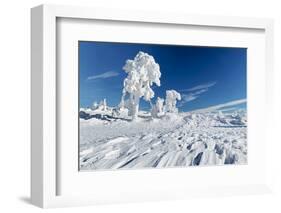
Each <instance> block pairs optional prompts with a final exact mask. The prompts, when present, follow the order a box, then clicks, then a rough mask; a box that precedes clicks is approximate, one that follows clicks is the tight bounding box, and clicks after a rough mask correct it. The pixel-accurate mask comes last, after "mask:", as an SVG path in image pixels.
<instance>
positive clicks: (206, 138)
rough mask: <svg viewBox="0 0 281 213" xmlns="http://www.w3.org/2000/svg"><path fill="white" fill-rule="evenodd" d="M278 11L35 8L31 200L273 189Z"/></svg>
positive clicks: (71, 201)
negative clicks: (272, 14) (221, 13)
mask: <svg viewBox="0 0 281 213" xmlns="http://www.w3.org/2000/svg"><path fill="white" fill-rule="evenodd" d="M272 29H273V24H272V20H269V19H255V18H234V17H223V18H221V17H215V16H191V15H186V14H160V13H159V14H158V13H149V12H143V11H134V12H128V11H118V10H117V11H115V10H114V11H113V10H100V9H95V8H79V7H66V6H52V5H43V6H39V7H36V8H33V9H32V38H31V39H32V147H31V153H32V162H31V168H32V173H31V177H32V180H31V183H32V184H31V185H32V187H31V198H32V203H34V204H35V205H38V206H41V207H56V206H72V205H89V204H98V203H114V202H115V203H116V202H139V201H144V200H165V199H178V198H188V197H198V196H213V195H233V194H237V195H240V194H253V193H264V192H270V184H271V182H270V180H271V177H272V175H271V169H270V154H269V153H270V148H271V146H270V135H271V134H270V131H273V130H271V125H272V122H271V119H272V115H271V114H270V111H271V110H270V109H271V107H272V97H271V95H270V94H271V92H270V91H271V90H272V78H273V73H272V70H273V67H272V47H273V39H272Z"/></svg>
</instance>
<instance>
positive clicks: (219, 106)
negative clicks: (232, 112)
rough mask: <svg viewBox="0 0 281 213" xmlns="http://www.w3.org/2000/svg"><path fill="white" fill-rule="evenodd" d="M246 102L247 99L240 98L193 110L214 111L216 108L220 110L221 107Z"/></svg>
mask: <svg viewBox="0 0 281 213" xmlns="http://www.w3.org/2000/svg"><path fill="white" fill-rule="evenodd" d="M244 103H247V99H239V100H235V101H230V102H227V103H223V104H218V105H215V106H211V107H207V108H203V109H197V110H194V111H192V112H212V111H215V110H220V109H222V108H225V107H233V106H236V105H239V104H244Z"/></svg>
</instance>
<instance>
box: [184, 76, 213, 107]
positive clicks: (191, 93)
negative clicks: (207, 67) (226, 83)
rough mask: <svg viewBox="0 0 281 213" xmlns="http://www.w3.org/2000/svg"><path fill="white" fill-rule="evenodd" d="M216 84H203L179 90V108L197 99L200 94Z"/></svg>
mask: <svg viewBox="0 0 281 213" xmlns="http://www.w3.org/2000/svg"><path fill="white" fill-rule="evenodd" d="M216 83H217V82H215V81H212V82H208V83H205V84H200V85H197V86H194V87H192V88H188V89H183V90H181V92H182V94H181V96H182V101H181V102H180V106H183V105H184V104H185V103H187V102H190V101H193V100H195V99H197V98H199V96H200V95H201V94H202V93H205V92H207V91H208V90H209V88H210V87H212V86H214V85H215V84H216ZM186 92H188V93H186Z"/></svg>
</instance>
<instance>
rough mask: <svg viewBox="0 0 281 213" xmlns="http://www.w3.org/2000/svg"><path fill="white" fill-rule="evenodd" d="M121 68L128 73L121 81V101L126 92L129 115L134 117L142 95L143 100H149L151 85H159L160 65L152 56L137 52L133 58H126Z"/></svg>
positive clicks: (151, 94)
mask: <svg viewBox="0 0 281 213" xmlns="http://www.w3.org/2000/svg"><path fill="white" fill-rule="evenodd" d="M123 70H124V71H125V72H126V73H127V74H128V75H127V77H126V78H125V79H124V82H123V86H124V88H123V95H122V100H121V103H124V99H125V96H126V94H128V96H129V100H128V104H127V107H128V109H129V116H132V119H133V120H134V119H136V118H137V116H138V111H139V102H140V99H141V98H142V97H143V99H144V100H145V101H150V100H151V98H153V97H154V92H153V90H152V89H151V86H152V85H153V84H154V83H155V84H156V85H157V86H160V77H161V72H160V66H159V64H157V63H156V62H155V60H154V58H153V56H151V55H149V54H147V53H144V52H141V51H140V52H139V53H138V54H137V55H136V56H135V58H134V60H127V61H126V64H125V66H124V67H123Z"/></svg>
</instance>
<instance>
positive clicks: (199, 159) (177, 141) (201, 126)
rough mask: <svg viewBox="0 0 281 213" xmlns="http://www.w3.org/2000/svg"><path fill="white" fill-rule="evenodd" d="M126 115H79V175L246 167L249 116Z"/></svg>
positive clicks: (214, 113)
mask: <svg viewBox="0 0 281 213" xmlns="http://www.w3.org/2000/svg"><path fill="white" fill-rule="evenodd" d="M125 115H126V113H124V114H122V113H121V114H120V115H119V116H118V117H115V116H113V115H112V111H111V109H109V110H108V111H106V112H101V111H98V110H96V111H91V110H84V111H81V112H80V169H81V170H96V169H120V168H145V167H157V168H163V167H174V166H197V165H223V164H246V163H247V127H246V126H247V120H246V113H245V112H237V113H234V114H222V113H220V112H204V113H179V114H167V115H166V116H164V117H162V118H160V119H153V120H152V119H151V118H150V117H151V116H150V114H148V113H145V112H140V115H139V118H138V120H137V121H134V122H132V121H130V120H129V118H127V117H126V116H125Z"/></svg>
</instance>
